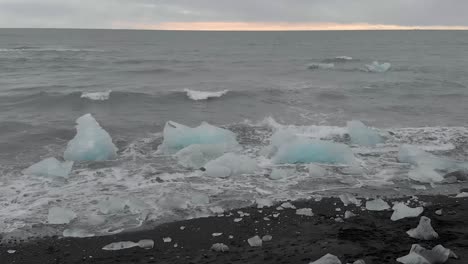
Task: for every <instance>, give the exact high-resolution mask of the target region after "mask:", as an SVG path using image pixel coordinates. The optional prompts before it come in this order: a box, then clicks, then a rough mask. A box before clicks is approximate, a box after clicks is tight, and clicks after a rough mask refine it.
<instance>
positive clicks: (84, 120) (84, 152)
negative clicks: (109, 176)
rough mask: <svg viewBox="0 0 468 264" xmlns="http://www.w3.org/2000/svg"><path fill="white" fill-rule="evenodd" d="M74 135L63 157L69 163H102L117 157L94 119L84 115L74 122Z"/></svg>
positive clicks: (107, 134) (111, 143) (89, 115)
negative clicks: (75, 124)
mask: <svg viewBox="0 0 468 264" xmlns="http://www.w3.org/2000/svg"><path fill="white" fill-rule="evenodd" d="M76 123H77V126H76V131H77V133H76V135H75V137H74V138H73V139H72V140H70V142H68V145H67V149H66V150H65V153H64V155H63V157H64V158H65V160H70V161H103V160H110V159H114V158H115V157H116V156H117V147H116V146H115V145H114V143H113V142H112V138H111V137H110V135H109V133H107V132H106V131H105V130H104V129H103V128H102V127H101V126H100V125H99V123H98V122H97V121H96V119H94V117H93V116H92V115H91V114H86V115H84V116H82V117H80V118H78V119H77V120H76Z"/></svg>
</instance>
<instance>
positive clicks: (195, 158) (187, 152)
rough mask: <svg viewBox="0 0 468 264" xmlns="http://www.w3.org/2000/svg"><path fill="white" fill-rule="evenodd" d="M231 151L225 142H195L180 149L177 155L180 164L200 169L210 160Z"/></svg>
mask: <svg viewBox="0 0 468 264" xmlns="http://www.w3.org/2000/svg"><path fill="white" fill-rule="evenodd" d="M229 151H230V148H229V147H228V146H226V145H223V144H207V145H201V144H194V145H190V146H188V147H186V148H183V149H181V150H179V151H178V152H177V153H176V154H175V157H176V158H177V160H178V161H179V164H180V165H182V166H184V167H187V168H194V169H199V168H201V167H203V166H205V164H206V163H207V162H208V161H210V160H213V159H216V158H218V157H220V156H222V155H223V154H224V153H226V152H229Z"/></svg>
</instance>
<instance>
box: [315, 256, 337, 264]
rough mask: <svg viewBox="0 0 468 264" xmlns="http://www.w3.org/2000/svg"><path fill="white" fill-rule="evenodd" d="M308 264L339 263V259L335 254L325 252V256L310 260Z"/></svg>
mask: <svg viewBox="0 0 468 264" xmlns="http://www.w3.org/2000/svg"><path fill="white" fill-rule="evenodd" d="M309 264H341V261H340V259H339V258H338V257H337V256H335V255H332V254H326V255H325V256H323V257H321V258H319V259H317V260H316V261H314V262H310V263H309Z"/></svg>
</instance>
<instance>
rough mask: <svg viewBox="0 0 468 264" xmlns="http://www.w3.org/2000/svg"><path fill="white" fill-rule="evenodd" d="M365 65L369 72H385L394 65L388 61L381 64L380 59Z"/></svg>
mask: <svg viewBox="0 0 468 264" xmlns="http://www.w3.org/2000/svg"><path fill="white" fill-rule="evenodd" d="M365 67H366V70H367V71H368V72H377V73H383V72H386V71H388V70H390V68H391V67H392V65H391V64H390V63H388V62H384V63H382V64H380V63H379V62H378V61H374V62H372V63H371V64H366V65H365Z"/></svg>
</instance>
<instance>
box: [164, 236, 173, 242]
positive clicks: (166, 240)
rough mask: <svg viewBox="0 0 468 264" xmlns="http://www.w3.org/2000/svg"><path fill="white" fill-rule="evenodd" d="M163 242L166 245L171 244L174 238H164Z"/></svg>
mask: <svg viewBox="0 0 468 264" xmlns="http://www.w3.org/2000/svg"><path fill="white" fill-rule="evenodd" d="M163 241H164V243H171V242H172V238H170V237H164V238H163Z"/></svg>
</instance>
